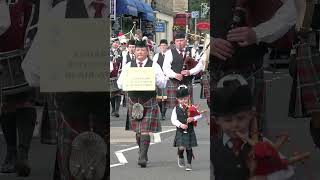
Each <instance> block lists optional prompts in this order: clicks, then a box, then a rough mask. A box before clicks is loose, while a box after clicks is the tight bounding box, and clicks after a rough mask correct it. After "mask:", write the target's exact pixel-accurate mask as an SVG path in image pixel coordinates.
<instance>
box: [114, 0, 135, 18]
mask: <svg viewBox="0 0 320 180" xmlns="http://www.w3.org/2000/svg"><path fill="white" fill-rule="evenodd" d="M116 2H117V11H116V13H117V16H118V15H122V14H124V15H131V16H138V10H137V6H136V4H135V3H134V1H132V0H117V1H116Z"/></svg>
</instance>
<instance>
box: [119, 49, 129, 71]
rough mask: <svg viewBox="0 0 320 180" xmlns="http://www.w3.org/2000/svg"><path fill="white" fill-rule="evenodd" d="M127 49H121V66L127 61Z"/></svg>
mask: <svg viewBox="0 0 320 180" xmlns="http://www.w3.org/2000/svg"><path fill="white" fill-rule="evenodd" d="M128 52H129V51H128V50H127V49H126V50H125V51H122V52H121V53H122V65H121V68H122V67H123V66H124V65H126V62H127V54H128Z"/></svg>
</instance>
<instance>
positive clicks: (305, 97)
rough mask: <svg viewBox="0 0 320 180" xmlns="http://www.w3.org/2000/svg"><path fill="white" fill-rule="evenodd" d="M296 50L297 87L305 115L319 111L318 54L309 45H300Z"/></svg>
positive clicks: (319, 61) (319, 76) (319, 75)
mask: <svg viewBox="0 0 320 180" xmlns="http://www.w3.org/2000/svg"><path fill="white" fill-rule="evenodd" d="M297 50H298V51H297V53H298V54H297V76H298V78H297V81H298V82H297V86H298V88H299V87H300V88H301V100H302V103H303V105H304V106H303V107H304V108H305V110H306V111H307V113H310V112H312V111H319V110H320V104H319V99H318V98H319V96H320V81H319V79H320V54H319V52H316V51H314V50H311V48H310V45H309V44H302V45H300V46H299V47H298V49H297Z"/></svg>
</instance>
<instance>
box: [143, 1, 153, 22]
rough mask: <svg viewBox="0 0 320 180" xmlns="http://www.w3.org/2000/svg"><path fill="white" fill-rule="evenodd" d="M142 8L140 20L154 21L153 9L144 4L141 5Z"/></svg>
mask: <svg viewBox="0 0 320 180" xmlns="http://www.w3.org/2000/svg"><path fill="white" fill-rule="evenodd" d="M142 5H143V8H144V12H143V15H142V20H144V21H155V16H154V12H153V9H152V8H151V6H150V5H149V4H146V3H142Z"/></svg>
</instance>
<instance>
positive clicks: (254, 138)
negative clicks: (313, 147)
mask: <svg viewBox="0 0 320 180" xmlns="http://www.w3.org/2000/svg"><path fill="white" fill-rule="evenodd" d="M236 134H237V136H238V137H239V138H240V139H241V140H242V141H243V142H244V143H248V144H249V145H250V146H251V149H250V151H249V153H248V154H247V159H246V162H247V165H248V168H249V170H250V175H251V176H267V175H269V174H272V173H274V172H277V171H280V170H285V169H288V167H289V166H290V165H293V164H295V163H298V162H304V161H305V160H306V159H308V158H309V157H310V152H295V153H294V154H293V155H292V156H291V157H289V158H286V159H284V158H282V157H281V156H280V154H279V150H280V148H281V147H282V146H283V145H284V144H285V143H286V142H288V141H289V135H288V134H286V133H284V134H281V135H279V136H277V140H276V141H275V143H273V142H271V141H263V140H262V139H261V133H259V132H258V126H257V119H256V118H254V119H253V120H252V121H251V124H250V136H251V138H249V137H246V136H245V135H244V134H241V133H240V132H237V133H236Z"/></svg>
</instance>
